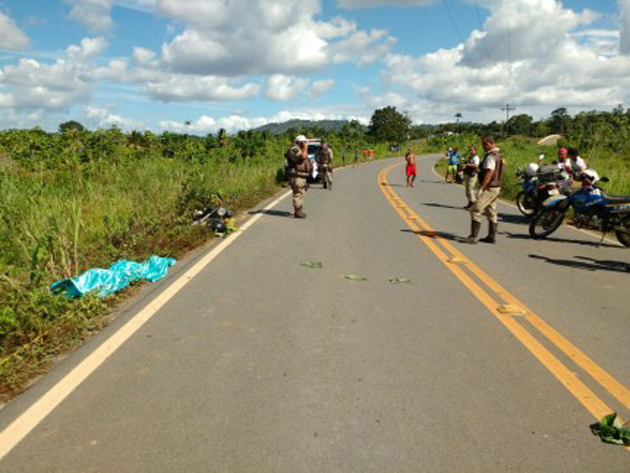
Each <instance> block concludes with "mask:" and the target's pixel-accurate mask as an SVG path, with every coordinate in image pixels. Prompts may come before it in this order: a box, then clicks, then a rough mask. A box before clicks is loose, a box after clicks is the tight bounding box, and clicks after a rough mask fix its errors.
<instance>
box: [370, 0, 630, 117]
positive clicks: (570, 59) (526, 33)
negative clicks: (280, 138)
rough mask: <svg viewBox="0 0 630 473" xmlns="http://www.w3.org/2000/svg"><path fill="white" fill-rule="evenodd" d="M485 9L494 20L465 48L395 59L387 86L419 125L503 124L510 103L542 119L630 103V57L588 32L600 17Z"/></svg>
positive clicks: (492, 2) (529, 0)
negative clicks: (456, 120) (562, 111)
mask: <svg viewBox="0 0 630 473" xmlns="http://www.w3.org/2000/svg"><path fill="white" fill-rule="evenodd" d="M480 4H481V5H484V6H486V7H487V8H489V9H490V16H489V17H488V19H487V21H486V23H485V25H484V31H473V32H472V33H471V35H470V37H469V38H468V39H467V40H466V41H465V43H464V44H461V45H459V46H457V47H455V48H453V49H440V50H438V51H435V52H433V53H430V54H426V55H424V56H420V57H413V56H410V55H404V54H389V55H388V56H387V58H386V69H385V70H384V71H383V74H382V78H383V79H384V84H386V85H387V86H389V87H390V88H391V89H392V90H394V91H396V95H398V96H400V97H403V98H404V99H405V100H406V103H402V102H403V101H396V100H395V99H396V97H390V98H392V99H394V100H392V102H393V104H394V105H395V104H396V103H398V104H399V105H400V106H401V107H403V106H404V107H405V108H406V109H408V110H410V111H411V112H412V113H413V114H415V115H414V118H421V119H425V121H426V118H427V117H431V118H432V119H437V120H440V121H443V120H449V121H450V120H452V116H453V113H455V112H457V111H461V112H464V113H465V114H467V116H469V117H471V115H473V116H474V117H475V118H473V117H471V119H477V120H491V119H500V118H501V115H500V112H499V110H498V109H499V107H501V106H502V105H504V104H505V103H508V102H509V103H510V104H513V105H516V106H517V107H518V110H519V111H520V113H529V114H533V115H534V116H536V115H537V116H548V114H549V112H550V111H551V110H553V109H554V108H557V107H561V106H565V107H569V108H570V109H574V110H584V109H590V108H597V109H603V108H604V109H605V108H610V107H613V106H615V105H616V104H618V103H626V104H627V103H629V102H630V92H628V90H630V89H629V87H630V57H627V56H621V55H619V54H618V53H615V52H614V51H612V50H611V44H612V43H611V42H612V41H614V40H615V34H614V33H612V32H609V31H601V30H585V29H584V26H585V25H588V24H590V23H591V22H592V21H593V20H594V19H595V18H596V17H597V14H596V13H594V12H591V11H588V10H585V11H582V12H576V11H573V10H571V9H568V8H564V7H563V6H562V4H561V3H560V2H558V1H556V0H512V1H510V2H503V1H502V0H482V1H480ZM506 7H507V8H510V11H509V13H510V14H509V16H508V15H507V12H506V10H505V8H506ZM508 17H509V18H510V28H509V35H508V28H507V21H506V18H508ZM509 45H511V48H510V47H509ZM510 58H511V59H512V61H510ZM400 97H399V98H400ZM382 98H383V97H382V96H381V99H382ZM373 100H374V99H372V102H373ZM385 102H387V100H384V102H383V103H385ZM440 117H441V118H440Z"/></svg>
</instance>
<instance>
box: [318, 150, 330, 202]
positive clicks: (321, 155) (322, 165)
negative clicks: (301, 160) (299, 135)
mask: <svg viewBox="0 0 630 473" xmlns="http://www.w3.org/2000/svg"><path fill="white" fill-rule="evenodd" d="M332 157H333V152H332V149H330V148H329V147H328V144H327V143H326V142H325V141H324V140H322V147H321V148H320V149H319V152H318V153H317V171H318V172H319V173H320V175H321V177H322V183H323V186H324V189H328V190H332V170H333V167H332Z"/></svg>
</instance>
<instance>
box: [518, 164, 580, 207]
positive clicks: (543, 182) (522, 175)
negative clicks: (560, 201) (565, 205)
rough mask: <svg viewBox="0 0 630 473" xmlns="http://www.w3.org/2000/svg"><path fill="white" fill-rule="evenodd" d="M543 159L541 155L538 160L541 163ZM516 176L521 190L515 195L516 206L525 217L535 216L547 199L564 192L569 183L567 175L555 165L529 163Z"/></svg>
mask: <svg viewBox="0 0 630 473" xmlns="http://www.w3.org/2000/svg"><path fill="white" fill-rule="evenodd" d="M544 158H545V157H544V155H542V154H541V155H540V157H539V158H538V159H539V161H542V160H543V159H544ZM516 176H517V177H518V178H519V182H518V183H519V184H520V186H521V188H522V189H523V190H521V191H520V192H519V193H518V194H517V195H516V206H517V207H518V210H519V211H520V212H521V213H522V214H523V215H525V216H526V217H532V216H534V215H536V213H538V211H539V210H540V208H541V207H542V204H543V202H545V201H546V200H547V199H548V198H549V197H553V196H556V195H560V193H562V192H565V190H566V187H567V183H568V182H569V176H568V174H566V172H560V171H559V170H558V167H557V166H556V165H555V164H548V165H546V166H539V165H538V164H536V163H529V164H528V165H527V166H526V168H525V169H523V168H522V167H519V168H518V171H517V172H516Z"/></svg>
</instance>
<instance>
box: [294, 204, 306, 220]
mask: <svg viewBox="0 0 630 473" xmlns="http://www.w3.org/2000/svg"><path fill="white" fill-rule="evenodd" d="M295 218H306V214H305V213H304V212H302V207H296V208H295Z"/></svg>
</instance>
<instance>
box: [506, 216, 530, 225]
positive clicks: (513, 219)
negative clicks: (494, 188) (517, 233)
mask: <svg viewBox="0 0 630 473" xmlns="http://www.w3.org/2000/svg"><path fill="white" fill-rule="evenodd" d="M499 221H500V222H505V223H518V224H523V225H529V219H528V218H527V217H526V216H525V215H518V214H499Z"/></svg>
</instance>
